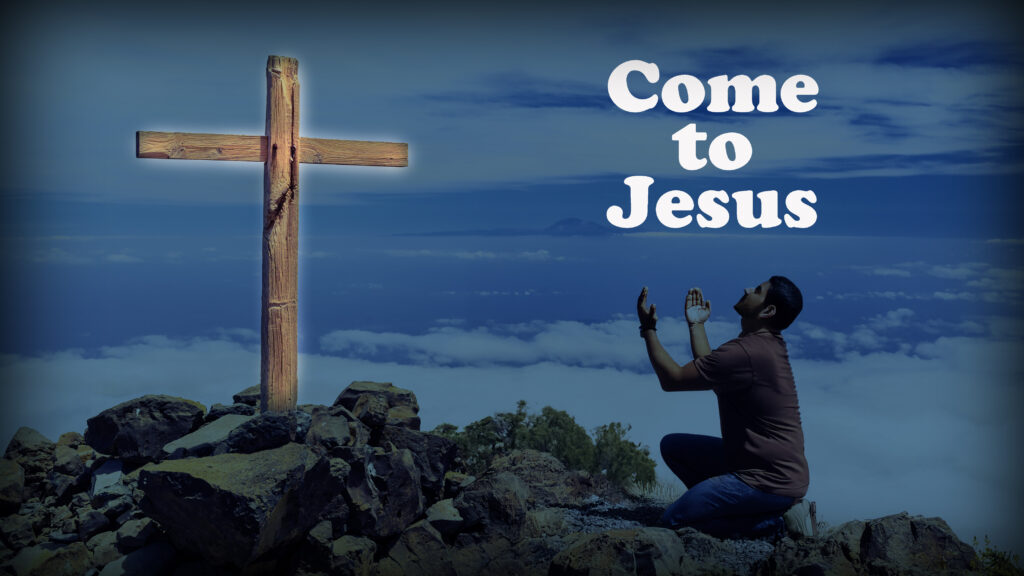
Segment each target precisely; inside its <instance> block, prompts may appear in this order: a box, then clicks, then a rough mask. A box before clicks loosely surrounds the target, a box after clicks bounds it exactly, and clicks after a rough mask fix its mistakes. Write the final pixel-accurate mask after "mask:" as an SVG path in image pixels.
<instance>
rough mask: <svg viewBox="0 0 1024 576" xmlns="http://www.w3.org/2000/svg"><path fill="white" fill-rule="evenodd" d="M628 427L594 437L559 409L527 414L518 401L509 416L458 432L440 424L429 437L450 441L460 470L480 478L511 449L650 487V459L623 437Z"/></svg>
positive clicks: (609, 428)
mask: <svg viewBox="0 0 1024 576" xmlns="http://www.w3.org/2000/svg"><path fill="white" fill-rule="evenodd" d="M629 430H630V427H629V426H623V425H622V424H621V423H619V422H612V423H611V424H607V425H604V426H599V427H597V428H596V429H595V430H594V438H595V439H596V441H595V440H594V439H591V437H590V435H588V434H587V431H586V430H585V429H584V428H583V427H582V426H580V425H579V424H577V423H576V419H575V418H573V417H572V416H570V415H569V414H568V413H567V412H565V411H563V410H555V409H554V408H552V407H550V406H545V407H544V408H543V409H542V410H541V412H540V414H530V413H528V412H527V410H526V402H525V401H523V400H520V401H519V402H518V404H517V405H516V410H515V412H499V413H497V414H495V415H494V416H487V417H486V418H483V419H481V420H477V421H476V422H472V423H470V424H467V425H466V427H465V428H464V429H463V430H461V431H460V430H459V429H458V427H456V426H454V425H452V424H448V423H444V424H441V425H439V426H437V427H436V428H434V429H433V430H432V432H433V433H434V434H438V435H440V436H444V437H445V438H449V439H451V440H453V441H454V442H455V443H456V445H457V446H458V449H459V456H460V461H461V465H462V469H463V471H464V472H466V473H469V474H474V475H480V474H482V473H483V472H484V471H485V470H487V467H488V466H490V464H491V462H493V461H494V459H495V458H496V457H498V456H502V455H505V454H508V453H509V452H511V451H512V450H515V449H517V448H532V449H534V450H540V451H542V452H549V453H551V455H553V456H554V457H555V458H558V459H559V460H560V461H561V462H562V463H563V464H565V466H566V468H570V469H573V470H582V471H586V472H591V473H600V474H604V475H605V476H606V477H607V478H608V479H609V480H610V481H612V482H613V483H615V484H617V485H619V486H622V487H627V486H630V485H639V486H643V485H653V484H654V483H655V476H654V466H655V463H654V460H652V459H651V457H650V451H649V450H648V448H647V447H646V446H642V445H640V444H636V443H633V442H631V441H629V439H628V438H627V437H626V434H627V432H629Z"/></svg>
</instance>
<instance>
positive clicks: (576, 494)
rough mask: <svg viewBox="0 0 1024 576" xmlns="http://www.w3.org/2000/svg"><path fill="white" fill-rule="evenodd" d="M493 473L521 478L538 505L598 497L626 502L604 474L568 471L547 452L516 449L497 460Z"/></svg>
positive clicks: (572, 504)
mask: <svg viewBox="0 0 1024 576" xmlns="http://www.w3.org/2000/svg"><path fill="white" fill-rule="evenodd" d="M490 470H491V471H493V472H510V473H512V474H515V475H516V476H518V477H519V479H520V480H522V481H523V482H524V483H525V484H526V485H527V486H529V487H530V491H531V492H532V494H533V497H534V498H535V499H536V501H537V505H538V506H577V505H580V504H582V503H584V502H585V501H586V500H588V499H592V498H594V497H595V496H596V497H598V498H601V499H602V500H604V501H606V502H621V501H623V500H625V499H626V495H625V494H624V493H623V491H622V490H621V489H620V488H618V487H616V486H615V485H614V484H612V483H611V482H609V481H608V479H607V478H605V477H604V476H603V475H601V474H597V475H591V474H587V473H585V472H578V471H575V470H567V469H566V467H565V465H564V464H562V462H561V461H560V460H559V459H558V458H555V457H554V456H552V455H551V454H549V453H547V452H538V451H537V450H513V451H512V452H511V453H509V454H508V455H507V456H501V457H499V458H495V460H494V462H493V463H492V464H491V467H490Z"/></svg>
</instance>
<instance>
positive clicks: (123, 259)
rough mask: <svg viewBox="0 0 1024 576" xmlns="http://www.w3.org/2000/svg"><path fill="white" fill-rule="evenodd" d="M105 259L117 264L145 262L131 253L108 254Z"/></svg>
mask: <svg viewBox="0 0 1024 576" xmlns="http://www.w3.org/2000/svg"><path fill="white" fill-rule="evenodd" d="M105 259H106V261H107V262H113V263H115V264H138V263H140V262H143V260H142V258H139V257H138V256H132V255H130V254H107V257H106V258H105Z"/></svg>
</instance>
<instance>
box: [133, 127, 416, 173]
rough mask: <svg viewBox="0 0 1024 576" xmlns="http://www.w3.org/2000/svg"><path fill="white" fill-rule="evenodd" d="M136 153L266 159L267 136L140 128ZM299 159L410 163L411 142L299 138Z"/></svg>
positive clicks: (357, 163)
mask: <svg viewBox="0 0 1024 576" xmlns="http://www.w3.org/2000/svg"><path fill="white" fill-rule="evenodd" d="M135 157H136V158H163V159H172V160H228V161H234V162H266V159H267V137H266V136H241V135H237V134H196V133H191V132H147V131H139V132H136V133H135ZM299 162H301V163H303V164H337V165H347V166H393V167H403V166H408V165H409V145H408V144H405V143H403V142H369V141H365V140H329V139H325V138H299Z"/></svg>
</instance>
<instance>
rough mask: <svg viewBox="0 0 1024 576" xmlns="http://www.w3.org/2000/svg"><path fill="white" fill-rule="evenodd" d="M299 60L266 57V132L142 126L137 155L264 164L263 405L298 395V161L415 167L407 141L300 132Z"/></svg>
mask: <svg viewBox="0 0 1024 576" xmlns="http://www.w3.org/2000/svg"><path fill="white" fill-rule="evenodd" d="M298 73H299V61H298V60H296V59H294V58H285V57H282V56H270V58H268V59H267V133H266V136H235V135H230V134H186V133H180V132H136V133H135V157H136V158H173V159H182V160H235V161H242V162H263V299H262V313H261V315H260V409H261V410H262V411H273V412H283V411H288V410H294V409H295V405H296V401H297V397H298V337H297V336H298V334H297V327H298V310H297V305H298V263H299V164H300V163H306V164H348V165H356V166H408V165H409V146H408V144H403V143H395V142H362V141H357V140H324V139H320V138H301V137H299V80H298Z"/></svg>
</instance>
